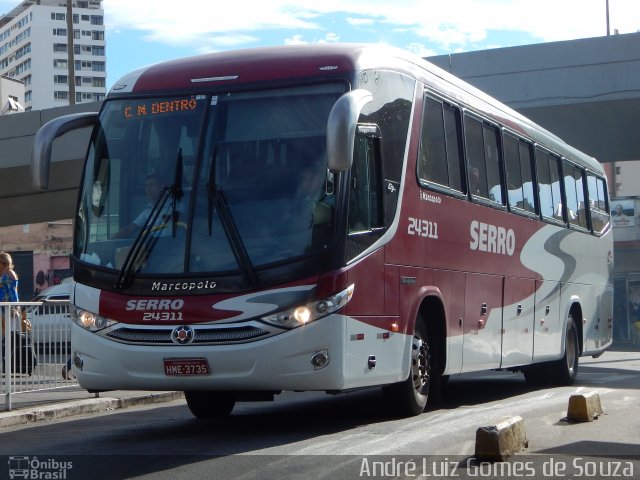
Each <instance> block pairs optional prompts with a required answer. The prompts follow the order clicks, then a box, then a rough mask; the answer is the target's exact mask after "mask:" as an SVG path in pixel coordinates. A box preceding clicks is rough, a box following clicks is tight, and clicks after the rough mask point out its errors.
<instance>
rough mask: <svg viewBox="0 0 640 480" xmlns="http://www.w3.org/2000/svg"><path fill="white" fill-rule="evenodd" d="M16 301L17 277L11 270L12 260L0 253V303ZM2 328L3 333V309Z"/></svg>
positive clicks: (14, 328)
mask: <svg viewBox="0 0 640 480" xmlns="http://www.w3.org/2000/svg"><path fill="white" fill-rule="evenodd" d="M18 301H19V300H18V275H17V274H16V272H15V271H14V270H13V259H12V258H11V255H9V254H8V253H6V252H0V302H18ZM12 317H13V316H12ZM16 321H17V320H16ZM2 326H3V328H2V331H3V332H4V309H3V310H2ZM11 327H12V328H11V330H19V329H20V325H19V324H18V325H12V326H11Z"/></svg>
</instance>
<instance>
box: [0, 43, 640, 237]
mask: <svg viewBox="0 0 640 480" xmlns="http://www.w3.org/2000/svg"><path fill="white" fill-rule="evenodd" d="M428 60H430V61H431V62H433V63H435V64H436V65H438V66H440V67H442V68H444V69H445V70H447V71H449V72H451V73H452V74H454V75H456V76H458V77H460V78H462V79H464V80H466V81H468V82H469V83H471V84H473V85H475V86H476V87H478V88H480V89H482V90H484V91H485V92H487V93H489V94H490V95H492V96H494V97H496V98H498V99H499V100H501V101H503V102H504V103H506V104H508V105H509V106H511V107H512V108H514V109H516V110H518V111H520V112H521V113H522V114H524V115H525V116H528V117H529V118H531V119H532V120H534V121H535V122H537V123H539V124H540V125H542V126H544V127H546V128H547V129H548V130H550V131H552V132H554V133H556V134H557V135H558V136H560V137H561V138H563V139H564V140H565V141H567V142H568V143H570V144H572V145H574V146H575V147H577V148H579V149H580V150H583V151H585V152H586V153H588V154H590V155H592V156H594V157H596V158H598V159H599V160H600V161H602V162H617V161H623V160H638V159H640V135H639V134H638V132H637V127H636V121H635V120H636V117H637V112H640V34H625V35H615V36H609V37H598V38H588V39H582V40H574V41H566V42H554V43H545V44H537V45H527V46H521V47H510V48H499V49H494V50H484V51H478V52H469V53H460V54H454V55H443V56H437V57H431V58H429V59H428ZM99 107H100V104H98V103H86V104H80V105H77V106H74V107H61V108H55V109H50V110H43V111H34V112H26V113H20V114H14V115H9V116H5V117H0V227H1V226H7V225H20V224H26V223H37V222H41V221H52V220H60V219H68V218H72V217H73V211H74V208H75V204H76V192H77V187H78V185H79V183H80V174H81V166H82V162H83V157H84V155H85V153H86V147H87V140H88V135H89V132H88V131H86V129H85V131H80V132H74V133H71V134H67V135H66V136H64V137H62V138H60V139H58V140H57V141H56V145H54V150H53V164H52V167H51V180H50V184H49V187H50V189H49V190H48V191H46V192H40V191H35V190H34V189H33V188H32V187H31V176H30V152H31V143H32V141H33V136H34V134H35V132H36V131H37V129H38V128H39V127H40V126H41V125H43V124H44V123H45V122H46V121H48V120H50V119H52V118H55V117H57V116H60V115H64V114H68V113H74V112H79V111H97V110H98V109H99Z"/></svg>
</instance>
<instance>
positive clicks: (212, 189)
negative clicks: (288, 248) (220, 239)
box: [207, 149, 258, 285]
mask: <svg viewBox="0 0 640 480" xmlns="http://www.w3.org/2000/svg"><path fill="white" fill-rule="evenodd" d="M215 151H216V150H215V149H214V151H213V152H212V154H211V165H210V167H209V179H208V181H207V196H208V206H209V212H208V213H209V219H208V223H209V236H211V234H212V218H213V212H214V211H217V212H218V215H219V216H220V222H221V223H222V228H223V229H224V233H225V235H226V236H227V240H228V241H229V244H230V245H231V250H232V251H233V255H234V257H235V258H236V262H237V263H238V266H239V267H240V271H241V272H242V275H243V276H244V278H245V279H246V280H247V281H248V282H249V283H250V284H251V285H256V284H257V283H258V277H257V275H256V272H255V270H254V268H253V264H252V263H251V258H250V257H249V252H248V251H247V248H246V247H245V245H244V242H243V241H242V236H241V235H240V231H239V230H238V225H236V222H235V220H234V219H233V215H232V214H231V210H230V209H229V204H228V203H227V199H226V197H225V195H224V191H223V190H222V188H220V187H219V186H218V185H216V182H215V161H216V159H215Z"/></svg>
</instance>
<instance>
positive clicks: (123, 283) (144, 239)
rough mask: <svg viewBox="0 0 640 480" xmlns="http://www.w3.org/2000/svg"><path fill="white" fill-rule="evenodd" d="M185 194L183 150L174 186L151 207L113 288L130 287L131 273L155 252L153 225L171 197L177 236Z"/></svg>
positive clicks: (179, 155)
mask: <svg viewBox="0 0 640 480" xmlns="http://www.w3.org/2000/svg"><path fill="white" fill-rule="evenodd" d="M183 194H184V192H183V191H182V148H180V149H178V157H177V158H176V168H175V172H174V177H173V184H172V185H171V186H170V187H164V188H163V189H162V191H161V192H160V196H159V197H158V199H157V200H156V202H155V203H154V204H153V206H152V207H151V211H150V212H149V216H148V217H147V219H146V220H145V222H144V224H143V225H142V228H141V229H140V231H139V232H138V234H137V235H136V238H135V240H134V241H133V244H132V245H131V248H130V249H129V252H128V253H127V256H126V258H125V259H124V262H123V264H122V268H121V269H120V274H119V275H118V279H117V280H116V283H115V284H114V285H113V288H115V289H118V290H122V289H125V288H127V287H128V286H129V283H130V279H131V273H132V272H134V271H137V270H138V269H139V268H140V266H141V265H142V263H143V262H144V261H145V260H146V256H148V255H149V254H150V253H151V251H152V250H153V246H154V245H155V242H156V241H157V240H158V237H157V236H155V235H152V233H153V225H155V224H156V221H157V220H158V217H160V215H161V214H162V212H163V210H164V205H165V204H166V203H167V200H168V199H169V197H171V198H172V207H171V222H172V227H171V228H172V235H173V236H174V237H175V235H176V227H177V224H178V217H179V215H180V212H178V210H177V203H178V201H179V200H180V199H181V198H182V195H183ZM142 252H145V253H146V256H144V257H143V256H142V255H141V253H142Z"/></svg>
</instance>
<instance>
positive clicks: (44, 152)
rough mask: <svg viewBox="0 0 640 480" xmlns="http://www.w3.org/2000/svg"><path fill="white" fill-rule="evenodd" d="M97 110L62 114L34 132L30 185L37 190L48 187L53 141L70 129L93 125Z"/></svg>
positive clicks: (96, 117) (96, 118)
mask: <svg viewBox="0 0 640 480" xmlns="http://www.w3.org/2000/svg"><path fill="white" fill-rule="evenodd" d="M97 120H98V112H82V113H72V114H70V115H64V116H62V117H58V118H54V119H53V120H50V121H48V122H47V123H45V124H44V125H43V126H42V127H40V129H39V130H38V131H37V132H36V135H35V137H34V138H33V145H32V146H31V185H32V186H33V188H35V189H38V190H47V189H48V188H49V167H50V165H51V150H52V148H53V141H54V140H55V139H56V138H58V137H60V136H62V135H64V134H65V133H67V132H70V131H72V130H77V129H79V128H84V127H90V126H93V125H94V124H95V123H96V121H97Z"/></svg>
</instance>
